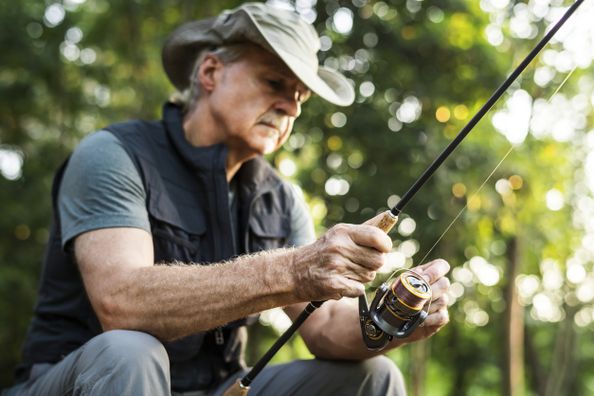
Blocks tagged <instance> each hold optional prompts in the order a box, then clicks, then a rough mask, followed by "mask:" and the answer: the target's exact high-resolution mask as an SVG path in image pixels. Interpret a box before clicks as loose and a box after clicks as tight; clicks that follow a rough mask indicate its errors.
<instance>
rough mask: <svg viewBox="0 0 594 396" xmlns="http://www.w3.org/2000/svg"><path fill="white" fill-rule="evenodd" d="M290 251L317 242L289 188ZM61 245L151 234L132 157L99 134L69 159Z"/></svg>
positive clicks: (308, 218)
mask: <svg viewBox="0 0 594 396" xmlns="http://www.w3.org/2000/svg"><path fill="white" fill-rule="evenodd" d="M293 192H294V194H295V205H294V206H293V207H292V208H291V232H290V235H289V238H288V245H289V246H301V245H305V244H307V243H311V242H313V240H314V239H315V234H314V229H313V221H312V219H311V216H310V215H309V212H308V210H307V205H306V204H305V201H304V199H303V197H302V196H301V194H300V193H298V191H297V190H296V189H295V188H293ZM58 207H59V211H60V222H61V227H62V230H61V231H62V244H63V246H65V245H66V244H67V243H68V242H69V241H70V240H72V238H74V237H75V236H77V235H79V234H82V233H84V232H87V231H92V230H96V229H100V228H110V227H133V228H140V229H143V230H146V231H148V232H150V230H151V228H150V223H149V216H148V212H147V210H146V192H145V190H144V187H143V184H142V179H141V178H140V175H139V174H138V171H137V169H136V167H135V166H134V163H133V162H132V160H131V158H130V156H129V155H128V153H127V152H126V150H125V149H124V147H123V146H122V143H121V142H120V141H119V140H118V138H117V137H116V136H115V135H113V134H111V133H109V132H107V131H99V132H96V133H94V134H91V135H89V136H87V137H86V138H84V139H83V140H82V141H81V143H80V144H79V145H78V147H77V148H76V150H75V151H74V153H73V154H72V156H71V157H70V161H69V163H68V166H67V167H66V170H65V172H64V177H63V179H62V184H61V186H60V191H59V194H58Z"/></svg>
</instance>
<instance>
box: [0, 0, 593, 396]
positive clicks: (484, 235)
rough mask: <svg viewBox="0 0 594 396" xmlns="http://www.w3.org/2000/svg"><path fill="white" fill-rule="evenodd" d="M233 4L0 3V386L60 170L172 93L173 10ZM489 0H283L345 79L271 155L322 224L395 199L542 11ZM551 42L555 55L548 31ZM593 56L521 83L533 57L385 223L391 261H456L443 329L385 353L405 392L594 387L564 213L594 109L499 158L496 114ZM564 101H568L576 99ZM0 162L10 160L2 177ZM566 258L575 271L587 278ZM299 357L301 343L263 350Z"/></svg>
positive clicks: (581, 194) (586, 261)
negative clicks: (91, 142)
mask: <svg viewBox="0 0 594 396" xmlns="http://www.w3.org/2000/svg"><path fill="white" fill-rule="evenodd" d="M239 3H240V2H239V1H221V0H219V1H200V2H197V1H184V0H160V1H148V0H133V1H111V2H110V1H106V0H87V1H84V0H64V1H63V2H61V1H57V2H55V3H52V2H51V1H49V0H46V1H42V2H40V1H31V0H24V1H20V2H3V3H0V25H1V26H2V30H1V31H0V44H1V46H0V48H2V52H3V53H2V57H1V58H0V59H1V60H0V120H2V121H0V170H1V171H2V175H3V176H2V175H0V202H1V203H2V206H3V211H2V213H3V215H2V216H1V217H0V297H1V298H0V345H2V348H3V353H2V355H1V356H0V387H1V386H6V385H8V384H10V383H11V380H12V379H11V378H12V370H13V368H14V365H15V364H16V362H17V361H18V358H19V353H20V346H21V342H22V339H23V336H24V334H25V330H26V326H27V324H28V321H29V319H30V316H31V312H32V308H33V305H34V302H35V293H36V282H37V279H38V276H39V269H40V264H41V259H42V256H43V249H44V245H45V243H46V241H47V237H48V226H49V220H50V214H51V213H50V209H51V202H50V200H49V197H50V187H51V180H52V176H53V171H54V169H56V168H57V167H58V165H59V164H60V163H61V162H62V161H63V160H64V159H65V158H66V157H67V155H68V153H69V152H70V151H71V150H72V149H73V148H74V147H75V145H76V144H77V142H78V141H79V140H80V139H81V138H82V137H83V136H85V135H86V134H88V133H90V132H92V131H94V130H96V129H98V128H101V127H102V126H105V125H108V124H110V123H113V122H117V121H121V120H125V119H130V118H148V119H154V118H158V117H159V116H160V108H161V105H162V103H163V102H164V100H166V98H167V97H168V96H169V94H170V93H172V87H171V86H170V85H169V83H168V82H167V80H166V78H165V76H164V73H163V72H162V69H161V63H160V49H161V45H162V43H163V41H164V39H165V38H166V37H167V34H168V33H169V32H171V31H172V30H173V29H174V28H175V27H176V26H177V25H179V24H180V23H181V22H184V21H187V20H190V19H196V18H201V17H205V16H209V15H213V14H216V13H218V12H220V11H221V10H223V9H225V8H230V7H233V6H236V5H238V4H239ZM491 3H495V2H489V1H482V2H474V1H462V0H457V1H451V2H439V1H436V0H423V1H420V0H388V1H374V0H352V1H337V0H318V1H317V2H316V1H315V0H314V1H305V2H297V6H298V7H299V8H300V9H301V11H303V12H304V15H310V16H311V15H315V25H316V28H317V30H318V32H320V34H321V35H322V44H323V51H322V52H321V53H320V60H321V61H322V62H324V63H325V64H327V65H332V66H335V67H338V68H340V69H342V70H343V72H344V73H345V74H346V75H347V76H348V77H349V78H350V79H352V81H353V83H354V85H355V88H356V90H357V92H358V96H357V100H356V103H355V104H354V105H353V106H351V107H349V108H346V109H342V108H340V109H339V108H336V107H333V106H331V105H329V104H327V103H324V102H323V101H321V100H320V99H318V98H315V97H314V98H312V99H310V103H308V104H307V105H305V107H304V111H303V115H302V116H301V118H300V119H299V121H298V122H297V125H296V127H295V132H294V133H293V135H292V137H291V138H290V140H289V141H288V143H287V145H286V147H285V149H284V150H283V151H281V152H279V153H277V154H276V155H274V156H272V157H271V158H270V160H271V161H272V162H273V163H275V164H276V165H277V166H278V167H279V169H280V170H281V171H282V172H283V173H285V175H286V176H287V177H290V178H292V179H293V180H294V181H295V182H296V183H297V184H299V185H300V186H301V187H302V189H303V190H304V192H305V195H306V199H307V200H308V203H309V204H310V208H311V210H312V214H313V215H314V218H315V220H316V225H317V227H318V231H319V232H323V230H324V229H325V228H327V227H329V226H331V225H333V224H335V223H337V222H353V223H360V222H363V221H365V220H366V219H368V218H370V217H372V216H373V215H374V214H375V213H377V212H378V211H380V210H384V209H386V208H388V207H389V206H392V205H394V204H395V203H396V202H397V199H398V197H397V195H395V194H403V193H404V192H405V191H406V190H407V189H408V187H409V186H410V185H411V184H412V183H413V181H414V180H415V179H416V178H417V177H418V176H419V175H420V174H421V172H422V171H423V170H424V169H425V168H426V167H427V166H428V164H429V163H430V162H431V161H432V160H433V159H434V158H435V157H436V156H437V155H438V154H439V153H440V152H441V150H442V149H443V148H444V147H445V146H446V145H447V144H448V142H449V141H451V139H452V138H453V137H454V136H455V135H456V133H457V132H458V131H459V130H460V128H461V127H462V126H463V125H464V124H465V123H466V122H467V121H468V120H469V119H470V117H471V116H472V115H473V114H474V112H475V111H476V110H478V108H479V107H480V106H481V105H482V104H483V103H484V102H485V101H486V99H487V98H488V97H489V96H490V94H491V93H492V91H493V90H494V89H495V88H496V87H497V85H498V84H499V83H500V82H501V81H502V80H503V78H504V77H505V76H506V74H507V73H508V72H509V71H510V70H511V69H512V68H513V67H514V66H515V65H516V64H517V63H518V62H519V60H520V59H521V58H522V57H523V56H524V55H525V54H526V53H527V52H528V51H529V49H530V48H531V46H533V45H534V43H535V40H536V38H537V37H540V36H541V35H542V31H543V30H544V27H545V26H546V25H548V23H549V22H548V21H545V20H544V19H543V16H542V15H540V16H538V17H537V16H535V15H536V14H535V15H534V16H533V18H532V20H531V22H530V26H531V27H532V28H533V29H536V33H538V34H533V35H532V36H533V37H518V34H515V35H514V34H513V33H514V30H513V27H512V26H511V23H510V22H509V21H510V20H512V18H513V17H516V16H517V15H518V14H519V13H520V12H523V11H522V6H523V5H525V4H524V3H522V2H507V1H501V2H497V3H498V4H499V6H500V7H499V8H497V7H495V8H493V7H491V8H489V7H487V6H485V4H491ZM536 3H538V2H536ZM541 3H542V2H541ZM545 3H546V6H547V7H551V9H552V8H554V7H557V6H559V5H560V2H559V1H557V2H552V3H551V4H549V2H545ZM526 4H531V5H534V4H533V3H532V2H530V3H526ZM312 12H313V13H315V14H312ZM349 21H350V22H351V25H349ZM493 26H495V27H496V28H498V29H500V30H499V31H498V32H499V33H501V37H502V38H501V39H500V40H499V41H498V40H497V39H493V38H491V39H488V38H489V35H488V34H487V33H486V32H488V31H490V30H489V29H491V30H492V29H493ZM497 41H498V42H497ZM553 48H555V49H557V50H558V51H559V52H560V51H561V44H560V43H556V44H554V45H553ZM566 56H569V55H567V54H566ZM588 65H589V64H588ZM588 65H583V64H582V66H581V67H580V68H578V69H577V70H576V71H575V72H573V74H571V73H567V72H563V71H559V70H558V71H557V72H555V73H553V76H552V77H551V79H550V81H549V82H547V83H540V84H535V81H536V80H538V78H537V76H536V73H538V72H539V67H544V68H546V67H549V68H550V65H546V64H545V63H544V62H543V60H542V59H541V58H539V59H538V60H537V62H536V65H535V66H532V67H530V68H529V69H528V70H527V71H526V72H525V74H524V75H523V76H522V77H521V78H520V79H519V81H518V82H517V83H516V84H514V86H513V87H512V89H510V92H509V93H507V94H506V95H505V97H504V98H503V99H502V101H501V102H500V103H499V104H498V105H497V106H496V108H495V109H494V111H493V112H492V113H490V114H489V115H488V116H487V117H486V118H485V119H484V120H483V121H482V122H481V123H479V124H478V125H477V127H476V128H475V130H474V131H473V133H472V134H471V135H470V136H469V137H468V139H467V140H466V141H465V142H464V143H463V144H462V145H461V147H459V148H458V149H457V150H456V152H455V153H454V155H453V156H452V158H450V159H449V160H448V161H446V163H445V164H444V165H443V167H442V168H441V169H440V170H439V171H438V172H437V173H436V175H435V176H434V177H433V178H432V179H431V180H430V181H429V182H428V183H427V185H426V186H424V187H423V189H422V190H421V192H420V193H419V194H418V195H417V196H415V198H414V199H413V200H412V201H411V203H410V205H409V206H408V207H407V208H406V211H405V212H406V213H404V215H403V216H402V218H403V219H405V220H406V219H408V223H407V224H408V225H409V226H408V229H406V227H404V226H401V227H400V228H399V229H398V231H396V232H393V233H392V236H393V239H394V246H395V253H397V256H398V257H399V258H400V259H401V260H402V261H403V263H404V264H405V265H408V266H410V265H416V264H419V261H421V260H422V259H423V256H424V255H425V254H427V259H431V258H435V257H443V258H445V259H447V260H448V261H450V263H451V264H452V266H453V268H454V269H453V271H452V273H451V277H450V278H451V281H452V284H453V287H452V290H453V291H452V293H453V294H452V301H455V302H456V303H455V304H454V305H452V307H451V310H450V315H451V323H450V324H449V325H448V326H447V327H446V329H444V330H443V331H442V332H441V333H440V334H438V335H437V336H435V337H434V338H432V339H431V340H430V341H428V342H424V343H419V344H416V345H411V346H406V347H403V348H400V349H398V350H396V351H391V352H390V353H389V356H390V357H392V358H393V359H394V360H395V361H396V362H398V364H399V366H400V367H401V369H402V370H403V373H404V374H405V377H406V378H407V381H408V383H409V388H410V389H411V393H412V394H416V395H435V396H437V395H462V394H468V395H500V394H513V395H536V394H538V395H557V394H572V395H580V394H582V395H585V394H592V393H593V392H594V373H592V372H591V370H590V372H589V371H588V370H587V369H586V368H587V367H593V365H594V353H593V350H594V342H593V341H592V339H591V336H590V335H589V331H590V330H591V329H592V324H591V323H592V320H593V318H594V315H592V312H594V310H593V308H592V306H591V301H592V298H593V297H594V296H591V297H588V294H587V292H585V291H584V290H582V288H588V287H591V288H592V289H594V283H592V282H594V280H592V277H591V273H592V261H593V260H592V257H593V256H594V255H592V254H590V251H588V250H587V249H586V250H584V243H583V242H582V241H583V240H585V239H584V238H585V237H587V236H588V230H589V227H588V223H587V221H585V220H584V219H582V221H581V222H580V221H577V222H576V220H575V218H576V216H577V217H579V216H581V215H580V213H582V212H583V207H584V206H587V204H590V202H592V199H591V195H592V194H591V191H590V190H588V188H587V186H585V185H584V183H583V180H584V173H585V171H584V162H585V158H586V156H587V155H588V153H589V151H588V145H587V144H586V142H587V141H588V130H589V129H592V124H593V123H592V117H591V116H590V115H589V114H590V111H591V107H592V104H591V103H590V104H587V105H585V106H581V107H580V109H579V111H580V112H581V113H580V114H581V116H582V117H583V118H584V120H585V122H584V123H582V124H581V125H578V126H577V127H575V128H574V131H573V132H574V134H573V135H572V136H573V138H572V139H555V138H554V137H551V136H550V135H546V134H545V135H542V134H541V135H538V136H536V135H535V134H533V133H532V134H529V135H528V137H527V138H526V139H525V140H523V141H522V142H521V144H518V145H517V146H516V147H515V148H514V149H513V150H512V151H511V152H510V153H509V155H508V156H507V158H506V159H505V161H503V163H502V164H501V166H498V167H497V165H498V163H499V161H500V160H501V159H502V158H503V157H504V156H505V155H506V154H508V150H510V147H511V144H510V143H509V141H508V140H507V139H506V138H505V137H504V136H503V134H501V133H497V131H496V130H495V128H494V126H493V125H494V123H495V122H492V119H491V116H492V115H493V113H496V112H503V111H504V110H505V106H506V103H510V102H508V101H509V100H511V99H512V92H514V91H517V90H519V89H520V88H521V89H522V90H524V92H527V94H528V95H529V96H530V98H532V102H531V103H533V105H534V106H533V107H532V110H535V109H536V102H535V101H536V99H537V98H544V99H545V100H549V98H552V95H553V93H554V91H555V89H557V88H558V87H560V86H561V85H562V83H563V82H564V78H565V77H566V76H568V75H569V76H570V77H571V78H570V79H569V80H568V82H567V83H566V84H563V86H562V87H561V92H560V95H564V96H563V97H564V98H566V99H567V100H568V101H569V100H571V99H572V98H576V97H579V96H580V95H582V96H583V95H585V96H586V97H588V96H589V95H590V96H591V95H592V86H593V85H594V84H592V80H591V79H588V78H589V77H588V75H589V74H588V73H590V74H592V73H591V72H592V69H591V67H590V68H589V69H588V67H589V66H588ZM543 70H544V69H543ZM578 102H579V101H574V102H571V103H574V105H573V107H575V108H577V107H579V106H577V105H575V103H578ZM551 103H555V102H554V101H552V102H551ZM557 103H559V102H557ZM563 103H565V102H563ZM528 111H530V108H529V109H528ZM576 111H577V110H576ZM534 114H536V113H534ZM528 116H529V114H528ZM519 128H520V126H518V129H519ZM533 135H534V136H533ZM9 157H10V158H12V160H11V161H12V162H10V164H13V165H14V164H15V163H16V170H15V169H13V171H12V173H11V172H10V169H9V168H10V164H9V162H8V160H7V158H9ZM3 161H4V162H3ZM13 168H14V166H13ZM494 169H495V170H494ZM493 170H494V171H493ZM491 172H493V174H492V175H491V176H490V177H488V176H489V175H490V174H491ZM485 180H486V182H485ZM484 182H485V183H484ZM483 183H484V186H483V187H481V186H482V185H483ZM551 191H553V193H551ZM555 192H558V193H560V194H561V195H562V196H563V197H564V201H563V202H564V205H561V207H554V208H553V209H551V205H553V206H554V205H555V203H554V202H553V203H548V202H549V201H548V198H549V197H552V198H551V199H553V198H555ZM550 194H552V195H550ZM584 200H587V202H586V201H584ZM553 201H554V199H553ZM557 201H558V200H557ZM579 210H582V212H580V211H579ZM457 216H459V218H458V217H457ZM453 219H457V221H455V222H454V223H453V224H451V222H452V220H453ZM411 221H412V222H411ZM411 224H412V227H411ZM450 225H452V226H451V228H448V227H449V226H450ZM592 228H594V227H592ZM446 230H447V231H448V232H447V233H445V234H444V231H446ZM442 234H443V235H442ZM436 241H438V243H436ZM434 244H435V248H434V249H433V250H432V251H431V249H432V246H433V245H434ZM512 247H514V248H513V249H512ZM411 249H412V250H411ZM580 249H581V250H580ZM575 265H577V266H578V267H580V268H581V270H583V271H585V275H583V276H582V277H581V278H580V277H579V276H578V275H579V274H580V272H579V271H580V268H577V267H575ZM576 268H577V269H576ZM571 271H574V272H571ZM575 271H578V272H577V273H578V275H573V276H570V274H576V272H575ZM485 274H487V275H489V274H490V277H489V276H487V275H485ZM510 274H513V276H512V277H511V278H510V276H508V275H510ZM510 287H511V288H510ZM509 290H511V291H514V290H515V291H516V294H515V296H514V294H513V293H512V294H509V292H508V291H509ZM518 294H519V295H518ZM539 304H540V305H539ZM513 307H516V308H517V309H519V310H520V311H519V312H521V314H520V315H519V316H518V317H516V318H515V319H519V320H518V321H517V322H514V324H513V325H512V326H513V327H514V329H515V330H514V331H515V333H514V334H515V336H507V335H506V334H508V332H509V331H510V326H509V324H510V323H511V322H512V321H511V320H509V316H506V315H508V314H509V313H510V312H514V311H513V310H512V308H513ZM588 318H589V319H588ZM518 330H520V332H519V333H518V332H517V331H518ZM518 334H519V336H518ZM276 335H277V333H276V332H275V330H273V328H272V327H270V326H263V325H258V327H256V328H254V329H252V330H251V340H252V342H251V343H250V345H249V348H248V357H249V359H250V361H251V362H254V361H255V359H257V357H259V356H261V355H262V354H263V353H264V352H265V350H266V348H267V347H268V346H269V345H271V344H272V342H273V341H274V339H275V337H276ZM513 337H516V338H517V337H522V339H521V340H520V343H521V344H522V346H523V350H516V351H515V352H517V353H516V354H515V355H514V353H513V352H512V353H511V354H510V353H507V352H506V350H507V349H508V346H509V345H514V343H513V342H510V339H513ZM516 341H517V340H516ZM515 345H517V343H516V344H515ZM578 345H579V348H578ZM308 356H310V355H309V353H308V352H307V349H306V347H305V345H304V344H303V342H302V341H301V340H299V339H296V340H295V341H293V342H292V343H291V344H290V345H288V346H287V347H285V348H284V349H283V350H282V351H281V352H280V353H279V355H278V356H277V357H276V358H275V361H276V362H279V361H286V360H289V359H292V358H295V357H308ZM518 359H519V364H520V365H521V367H522V374H521V378H520V382H519V383H517V382H515V383H514V382H513V381H512V380H510V379H509V378H508V377H509V376H510V375H512V374H510V373H512V372H513V370H510V369H509V367H510V366H509V364H510V362H512V361H516V364H517V363H518ZM514 367H517V366H514ZM512 376H513V375H512ZM510 383H514V384H516V385H512V386H511V388H510V385H509V384H510ZM518 384H519V385H518Z"/></svg>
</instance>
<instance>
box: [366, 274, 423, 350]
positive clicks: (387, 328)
mask: <svg viewBox="0 0 594 396" xmlns="http://www.w3.org/2000/svg"><path fill="white" fill-rule="evenodd" d="M430 304H431V286H430V285H429V283H427V281H426V280H425V279H423V277H422V276H421V275H419V274H417V273H416V272H414V271H411V270H403V271H402V272H400V275H399V276H397V277H396V279H395V280H394V281H393V282H392V284H391V285H388V284H387V283H383V284H382V285H381V286H380V287H379V289H378V290H377V291H376V293H375V297H374V298H373V301H372V302H371V306H370V307H369V308H368V307H367V297H365V294H363V295H362V296H360V297H359V322H360V324H361V332H362V333H363V341H364V342H365V345H366V346H367V348H368V349H370V350H381V349H383V348H384V347H385V346H386V344H387V343H388V342H390V341H391V340H392V339H393V337H396V338H406V337H408V336H409V335H410V334H411V333H412V332H413V331H414V330H415V329H416V328H417V327H418V326H419V325H421V324H422V323H423V322H424V321H425V319H426V318H427V316H428V311H429V305H430ZM425 305H427V309H426V310H424V309H423V308H424V307H425Z"/></svg>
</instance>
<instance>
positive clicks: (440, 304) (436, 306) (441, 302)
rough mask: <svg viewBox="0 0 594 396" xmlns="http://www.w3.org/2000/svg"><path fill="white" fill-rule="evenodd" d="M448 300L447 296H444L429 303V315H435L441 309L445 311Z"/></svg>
mask: <svg viewBox="0 0 594 396" xmlns="http://www.w3.org/2000/svg"><path fill="white" fill-rule="evenodd" d="M449 300H450V299H449V297H448V295H447V294H444V295H443V296H441V297H439V298H438V299H436V300H433V301H431V305H430V306H429V314H432V313H435V312H437V311H440V310H442V309H447V307H448V302H449Z"/></svg>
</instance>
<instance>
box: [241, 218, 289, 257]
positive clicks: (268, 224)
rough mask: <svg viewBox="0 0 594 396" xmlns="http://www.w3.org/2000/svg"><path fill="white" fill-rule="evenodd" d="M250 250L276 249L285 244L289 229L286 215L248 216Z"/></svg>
mask: <svg viewBox="0 0 594 396" xmlns="http://www.w3.org/2000/svg"><path fill="white" fill-rule="evenodd" d="M249 224H250V234H251V235H250V250H251V252H257V251H260V250H268V249H277V248H280V247H283V246H285V244H286V243H287V239H288V238H289V232H290V230H291V220H290V219H289V217H288V216H284V215H280V214H278V215H275V216H253V217H252V218H250V222H249Z"/></svg>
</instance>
